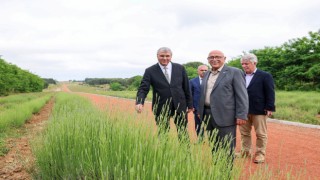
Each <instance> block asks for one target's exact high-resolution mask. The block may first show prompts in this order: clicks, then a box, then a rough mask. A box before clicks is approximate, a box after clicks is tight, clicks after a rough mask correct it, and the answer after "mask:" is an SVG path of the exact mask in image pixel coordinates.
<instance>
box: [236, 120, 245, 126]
mask: <svg viewBox="0 0 320 180" xmlns="http://www.w3.org/2000/svg"><path fill="white" fill-rule="evenodd" d="M245 123H247V120H244V119H237V125H243V124H245Z"/></svg>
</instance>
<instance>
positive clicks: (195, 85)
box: [190, 65, 208, 136]
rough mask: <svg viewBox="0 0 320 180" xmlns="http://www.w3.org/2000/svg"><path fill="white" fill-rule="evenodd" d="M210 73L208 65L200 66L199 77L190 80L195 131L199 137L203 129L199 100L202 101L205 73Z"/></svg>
mask: <svg viewBox="0 0 320 180" xmlns="http://www.w3.org/2000/svg"><path fill="white" fill-rule="evenodd" d="M207 71H208V66H207V65H200V66H199V67H198V75H199V76H198V77H195V78H193V79H191V80H190V90H191V95H192V98H193V109H194V111H193V113H194V124H195V130H196V132H197V135H198V136H199V133H200V127H201V120H200V117H199V116H198V111H199V108H198V106H199V100H200V90H201V87H200V85H201V83H202V79H203V76H204V73H205V72H207ZM201 131H202V132H201V134H202V133H203V130H201Z"/></svg>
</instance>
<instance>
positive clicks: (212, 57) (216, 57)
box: [207, 56, 223, 60]
mask: <svg viewBox="0 0 320 180" xmlns="http://www.w3.org/2000/svg"><path fill="white" fill-rule="evenodd" d="M222 58H223V56H209V57H208V58H207V59H208V60H211V59H222Z"/></svg>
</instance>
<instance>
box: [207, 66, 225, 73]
mask: <svg viewBox="0 0 320 180" xmlns="http://www.w3.org/2000/svg"><path fill="white" fill-rule="evenodd" d="M223 67H224V64H223V65H222V66H221V67H219V69H218V70H217V71H213V70H212V69H210V72H211V73H212V74H215V73H218V72H220V71H221V69H222V68H223Z"/></svg>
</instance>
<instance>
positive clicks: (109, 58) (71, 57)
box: [0, 0, 320, 80]
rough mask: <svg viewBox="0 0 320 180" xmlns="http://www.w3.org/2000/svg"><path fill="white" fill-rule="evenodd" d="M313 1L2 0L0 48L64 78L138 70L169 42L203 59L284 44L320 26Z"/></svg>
mask: <svg viewBox="0 0 320 180" xmlns="http://www.w3.org/2000/svg"><path fill="white" fill-rule="evenodd" d="M319 5H320V4H319V2H318V1H316V0H309V1H302V0H297V1H294V2H292V1H288V0H286V1H276V0H269V1H265V0H263V1H254V0H245V1H235V0H234V1H231V0H224V1H222V0H215V1H209V0H198V1H196V2H195V1H191V0H186V1H183V2H181V1H176V0H170V1H169V0H164V1H146V0H119V1H105V0H91V1H83V0H68V1H64V0H50V1H49V0H29V1H21V0H10V1H1V2H0V7H1V10H2V14H3V15H2V16H0V26H1V29H0V35H1V36H0V54H1V55H3V58H4V59H6V60H7V61H8V62H11V63H13V64H16V65H18V66H19V67H21V68H23V69H28V70H30V71H31V72H35V73H36V74H38V75H40V76H41V77H46V78H54V79H57V80H69V79H77V80H83V79H84V78H86V77H89V78H94V77H106V78H107V77H132V76H135V75H142V74H143V72H144V69H145V68H147V67H148V66H150V65H152V64H154V63H156V62H157V60H156V51H157V49H158V48H159V47H162V46H168V47H170V48H171V49H172V50H173V61H175V62H178V63H187V62H190V61H202V62H203V63H206V57H207V54H208V52H209V51H210V50H212V49H220V50H223V51H224V52H225V54H226V55H227V58H228V59H230V58H232V57H236V56H238V55H240V54H241V53H242V51H249V50H251V49H259V48H263V47H264V46H278V45H281V44H282V43H284V42H286V41H288V40H289V39H292V38H297V37H302V36H306V35H307V33H308V32H309V31H317V30H318V28H319V27H320V21H319V20H318V19H320V17H319V16H320V15H319V13H318V11H319V7H320V6H319Z"/></svg>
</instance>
